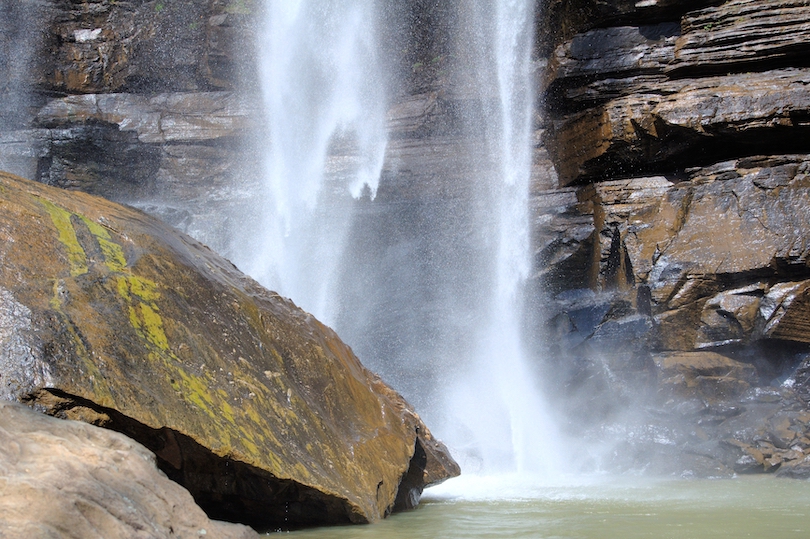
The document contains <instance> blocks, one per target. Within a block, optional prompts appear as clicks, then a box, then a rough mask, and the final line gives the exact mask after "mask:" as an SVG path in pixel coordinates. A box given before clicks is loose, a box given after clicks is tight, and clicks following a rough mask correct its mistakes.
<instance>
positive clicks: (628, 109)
mask: <svg viewBox="0 0 810 539" xmlns="http://www.w3.org/2000/svg"><path fill="white" fill-rule="evenodd" d="M14 5H15V6H16V7H14V8H13V9H9V10H6V13H8V15H7V16H6V18H5V19H3V22H4V24H5V25H6V27H7V28H9V29H12V28H13V29H15V31H14V32H10V31H9V32H4V36H11V37H4V39H3V40H2V47H1V48H0V66H2V67H3V68H4V69H6V70H8V72H9V73H12V74H13V76H11V77H9V78H8V80H9V82H6V83H5V85H4V86H3V87H2V92H3V99H4V100H5V101H6V102H9V103H11V102H14V103H15V104H16V106H15V107H13V113H12V112H9V111H11V110H12V108H7V109H5V112H4V113H3V115H2V116H0V127H2V130H1V132H0V164H1V165H2V168H4V169H9V170H11V171H12V172H16V173H19V174H22V175H24V176H27V177H29V178H33V179H37V180H39V181H41V182H44V183H48V184H51V185H57V186H60V187H65V188H69V189H80V190H84V191H88V192H91V193H94V194H100V195H102V196H104V197H107V198H110V199H112V200H116V201H121V202H127V203H130V204H133V205H136V206H138V207H140V208H143V209H146V210H147V211H149V212H151V213H153V214H155V215H158V216H159V217H161V218H163V219H164V220H166V221H167V222H168V223H170V224H172V225H174V226H177V227H179V228H181V229H183V230H185V231H188V232H191V233H192V234H193V235H194V236H195V237H196V238H197V239H199V240H201V241H203V242H204V243H207V244H209V245H211V247H212V248H214V249H215V250H217V251H219V252H222V253H224V254H226V255H227V254H228V249H229V246H228V244H227V241H225V240H223V238H225V237H227V236H229V232H230V231H231V229H232V228H233V227H234V226H236V225H235V224H234V222H233V220H232V219H231V218H230V216H232V215H234V214H236V213H240V212H242V213H244V212H249V211H250V207H251V206H250V194H251V191H252V189H253V188H254V187H255V185H256V182H257V181H258V178H259V176H260V171H261V166H262V163H261V152H260V151H259V147H258V146H257V141H259V140H261V139H262V136H263V133H262V128H263V126H262V120H261V118H262V112H261V98H260V91H259V88H258V83H257V76H256V69H257V68H256V62H255V45H256V36H257V32H259V31H260V30H259V28H260V27H259V20H260V17H259V15H260V2H256V1H251V0H194V1H190V2H182V3H180V2H173V1H170V0H149V1H145V0H131V1H117V2H116V1H113V0H95V1H94V0H71V1H68V0H59V1H56V0H54V1H31V2H21V3H15V4H14ZM380 21H381V22H380V32H381V34H383V35H384V36H385V38H386V39H381V40H380V42H381V43H383V44H384V46H383V49H382V50H381V51H380V54H381V55H383V57H384V58H383V61H384V62H385V63H386V64H387V65H389V66H391V69H390V70H389V71H390V72H389V74H388V76H389V80H388V81H387V84H388V86H389V88H390V92H389V99H390V103H389V110H388V132H389V143H388V148H387V153H386V161H385V165H384V167H383V171H382V179H381V183H380V187H379V190H378V192H377V197H376V198H375V200H373V201H371V200H369V199H365V200H361V201H359V202H358V203H357V210H356V214H355V217H354V222H353V226H352V232H351V237H352V242H351V243H352V245H354V249H355V251H353V252H350V253H349V254H347V255H346V258H347V259H349V260H350V263H349V264H348V265H347V267H346V269H345V270H344V274H345V275H344V286H343V288H342V292H341V298H340V300H341V302H342V304H343V305H344V306H345V308H344V313H343V315H341V316H340V317H339V321H338V324H337V326H338V327H337V329H338V331H339V333H340V334H341V335H344V333H345V334H346V335H359V336H360V338H358V340H357V341H354V342H352V346H353V347H354V348H355V351H357V352H358V355H359V356H360V357H361V358H362V359H363V361H364V362H366V363H367V364H368V365H369V366H370V367H372V369H374V370H378V371H382V372H384V371H385V368H386V367H385V362H397V361H400V360H402V359H403V358H414V357H416V359H412V360H411V361H415V362H417V364H412V368H411V369H410V374H408V373H406V375H405V378H403V379H402V380H401V381H399V383H400V384H401V387H403V388H404V389H405V390H409V389H412V388H416V387H418V386H430V385H438V384H441V380H442V377H443V376H444V375H445V373H444V372H443V371H442V369H437V368H435V364H434V363H431V362H430V361H429V359H430V358H423V357H422V356H420V355H419V354H414V351H415V350H419V349H420V347H422V346H424V343H425V342H429V343H431V346H432V347H433V348H432V349H433V350H434V351H435V355H436V356H442V355H443V354H445V352H447V350H449V349H450V348H451V347H452V348H453V349H454V350H459V349H461V350H464V344H465V343H464V342H463V341H464V339H463V337H460V335H461V336H463V335H467V334H468V333H469V331H470V330H469V328H468V327H464V324H465V321H463V320H452V321H448V320H446V319H445V318H444V317H443V316H442V314H441V311H440V309H439V304H440V303H441V302H449V303H450V304H452V302H456V304H457V307H458V309H459V311H463V309H465V308H466V307H467V305H466V304H465V302H473V303H474V302H475V301H476V298H477V297H478V296H477V295H476V288H477V287H480V286H481V282H482V281H481V278H480V275H478V274H477V273H476V272H475V271H471V272H470V273H469V274H468V275H467V278H465V279H450V278H447V275H448V274H447V273H444V272H443V271H442V269H441V268H438V269H437V267H436V266H435V265H431V264H430V263H429V261H431V260H434V261H435V260H437V259H440V258H441V259H442V260H455V261H457V263H459V264H462V265H464V264H468V266H469V267H474V266H473V264H472V263H471V261H475V260H477V259H480V258H481V257H484V256H486V254H487V253H486V252H485V251H482V250H481V249H480V248H479V247H477V246H476V243H475V240H474V238H473V237H472V235H473V234H472V230H473V228H472V225H471V223H472V221H473V219H474V218H476V216H475V215H474V214H475V213H476V212H478V213H485V212H486V206H485V204H484V205H479V206H480V207H476V206H470V205H469V204H467V201H468V200H469V199H470V197H471V196H473V195H471V193H470V181H469V178H470V177H471V176H472V175H474V174H481V173H486V171H487V167H488V166H490V164H488V163H486V162H482V161H481V159H480V155H481V154H482V152H481V148H482V147H483V145H485V144H486V129H485V125H483V124H482V118H480V117H476V116H475V115H474V114H470V112H469V111H470V110H474V107H470V106H469V104H470V103H471V102H472V101H475V100H478V101H486V97H485V96H484V97H482V94H481V93H480V88H478V87H477V85H476V82H475V81H474V80H470V78H469V77H468V76H466V75H465V73H468V71H465V70H464V69H461V68H459V62H460V60H459V59H461V58H464V57H465V55H466V54H468V53H469V48H470V47H472V46H473V45H474V40H469V39H468V40H466V41H465V39H463V38H459V37H458V36H459V30H463V29H464V28H465V27H466V26H467V25H468V24H469V22H470V21H468V20H466V19H465V17H464V13H463V10H462V9H460V8H459V7H458V6H457V5H456V4H455V3H451V2H441V3H436V2H431V1H427V0H411V1H409V2H383V3H381V4H380ZM462 35H463V32H462ZM536 43H537V45H536V48H537V52H536V58H535V61H536V77H537V109H536V113H537V114H536V120H535V121H536V136H535V141H536V147H535V159H534V166H533V170H532V193H531V194H532V198H531V211H532V218H533V234H534V248H535V251H534V256H535V258H534V276H533V279H532V285H533V289H532V292H531V296H532V297H531V299H532V301H531V303H533V305H534V307H535V308H534V309H533V312H532V313H531V316H529V317H527V321H526V324H527V328H528V329H529V334H530V335H533V336H536V339H535V343H534V344H535V348H536V349H537V356H538V359H537V361H538V362H543V363H544V364H545V365H547V367H548V368H546V370H547V371H548V373H549V374H548V378H549V385H550V386H555V387H562V388H564V391H562V392H558V393H555V395H556V397H555V398H556V399H557V400H556V403H557V404H556V405H557V407H558V409H559V410H561V412H562V414H563V415H564V416H565V417H567V418H568V420H569V425H568V428H569V430H570V431H571V432H572V433H574V434H576V435H578V436H585V437H588V438H589V439H592V440H598V439H602V438H604V437H605V436H608V437H609V436H612V435H614V434H615V437H616V440H617V441H616V446H615V447H617V448H619V449H616V450H612V451H609V452H608V453H609V454H610V455H613V456H611V457H609V458H610V459H612V464H613V465H616V466H620V467H642V468H643V467H647V466H649V465H650V464H651V463H653V464H654V463H655V462H657V463H658V465H659V466H660V469H662V470H665V471H676V472H678V473H681V472H684V471H689V470H693V471H694V472H695V473H703V474H714V473H730V472H733V471H735V470H737V471H741V470H742V471H745V470H776V469H781V470H782V471H783V472H785V473H805V472H803V471H802V469H803V468H802V467H803V466H804V467H808V466H810V465H808V464H806V463H804V458H805V455H806V454H810V437H808V436H807V435H806V433H807V431H808V421H810V418H808V417H806V410H807V405H806V401H807V399H809V398H810V386H808V385H807V384H808V379H810V374H808V373H810V362H808V360H807V357H808V353H810V348H808V343H810V328H808V323H807V319H808V315H810V312H808V311H810V296H808V294H810V292H808V290H809V289H810V268H808V249H810V243H808V239H807V237H808V232H807V230H808V224H810V223H808V220H810V213H809V212H808V209H807V208H808V204H807V203H808V196H810V195H808V189H807V188H808V181H810V180H808V169H809V168H810V164H809V163H810V157H808V156H810V137H809V136H808V134H809V132H810V91H808V84H810V65H808V58H810V54H808V53H810V4H808V2H807V0H781V1H780V0H759V1H754V0H729V1H727V2H723V1H722V0H709V1H706V0H689V1H681V2H675V1H672V0H645V1H642V2H633V1H629V0H609V1H604V2H597V1H595V0H540V1H538V2H537V27H536ZM31 58H37V61H31V60H30V59H31ZM351 157H352V156H351V149H350V148H346V147H341V146H339V145H336V146H335V147H334V148H333V153H332V155H331V157H330V159H329V162H328V164H327V169H328V170H329V171H330V173H331V174H340V173H341V170H342V169H341V167H342V166H344V165H345V163H346V162H348V161H350V160H351ZM361 253H372V254H373V256H368V257H366V256H361ZM447 253H450V255H447ZM370 261H376V262H374V263H372V262H370ZM414 261H422V262H418V263H415V262H414ZM402 268H408V271H403V270H402ZM358 276H361V277H362V278H359V277H358ZM393 276H396V278H394V277H393ZM368 288H373V289H375V290H379V293H378V294H377V295H376V296H375V297H376V298H377V299H373V300H368V298H367V297H366V296H364V294H363V290H365V289H368ZM413 291H419V292H418V293H413ZM392 305H395V306H396V307H395V308H392V307H391V306H392ZM469 323H470V324H472V323H473V321H469ZM403 326H404V327H407V328H409V329H408V330H407V331H405V332H401V333H397V331H396V328H401V327H403ZM403 335H404V337H403ZM459 341H462V342H459ZM459 346H460V348H459ZM445 347H446V348H445ZM447 355H448V356H449V355H451V354H449V353H447ZM419 361H423V363H418V362H419ZM445 365H448V364H447V363H445ZM449 365H450V366H448V367H445V368H446V369H448V370H449V369H451V368H452V362H451V363H450V364H449ZM429 400H430V397H426V402H417V403H416V404H417V407H421V406H422V405H429V404H430V402H429ZM594 410H598V412H596V411H594ZM574 418H576V419H574ZM749 427H750V428H749ZM611 429H614V430H611ZM743 431H745V432H743ZM673 455H678V458H672V457H673ZM656 459H657V460H656ZM653 461H655V462H653ZM791 470H793V471H791Z"/></svg>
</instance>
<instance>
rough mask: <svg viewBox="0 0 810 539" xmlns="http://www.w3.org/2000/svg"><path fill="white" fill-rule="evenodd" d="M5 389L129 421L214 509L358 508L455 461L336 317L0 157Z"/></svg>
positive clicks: (382, 508)
mask: <svg viewBox="0 0 810 539" xmlns="http://www.w3.org/2000/svg"><path fill="white" fill-rule="evenodd" d="M0 182H1V183H0V207H2V209H3V211H2V216H0V235H1V236H2V239H3V241H2V248H0V260H2V272H0V296H1V297H2V302H0V337H1V338H0V397H1V398H3V399H5V400H18V401H23V402H27V403H28V404H29V405H31V406H34V407H36V408H39V409H41V410H43V411H45V412H47V413H49V414H52V415H56V416H59V417H65V418H69V419H81V420H84V421H86V422H89V423H93V424H97V425H100V426H105V427H108V428H111V429H113V430H118V431H120V432H123V433H125V434H127V435H129V436H130V437H132V438H134V439H135V440H138V441H140V442H141V443H143V444H144V445H145V446H146V447H147V448H149V449H150V450H152V451H154V452H155V454H156V455H157V459H158V464H159V465H160V467H161V469H162V470H163V471H164V472H165V473H166V474H167V475H168V476H169V477H170V478H172V479H174V480H176V481H177V482H179V483H180V484H182V485H184V486H185V487H186V488H187V489H188V490H189V491H190V492H191V493H192V494H193V495H194V497H195V500H196V501H197V503H199V504H200V506H202V507H203V508H204V509H205V510H206V511H207V512H208V514H209V515H211V516H213V517H216V518H221V519H226V520H231V521H238V522H244V523H248V524H250V525H252V526H254V527H256V528H259V529H268V528H278V527H292V526H300V525H312V524H314V523H318V522H321V523H340V522H369V521H375V520H378V519H380V518H383V517H384V516H386V515H387V514H389V513H390V512H391V511H392V510H395V509H399V508H405V507H412V506H413V505H414V503H416V502H417V501H418V499H419V495H420V494H421V491H422V489H423V488H424V487H425V486H428V485H430V484H432V483H435V482H438V481H441V480H443V479H444V478H446V477H449V476H452V475H457V474H458V472H459V470H458V467H457V465H456V464H455V462H453V460H452V458H450V456H449V455H448V454H447V452H446V450H445V449H444V447H443V446H442V445H441V444H440V443H439V442H437V441H436V440H434V439H433V438H432V437H431V435H430V432H429V431H428V429H427V428H426V427H425V425H424V424H423V423H422V422H421V420H420V419H419V417H418V416H417V415H416V414H415V413H414V411H413V410H412V408H411V407H410V406H409V405H408V404H407V403H406V402H405V401H404V400H403V399H402V397H401V396H399V395H398V394H397V393H395V392H394V391H393V390H391V389H390V388H389V387H388V386H386V385H385V384H384V383H383V382H382V381H381V380H380V379H379V378H377V377H376V376H375V375H373V374H372V373H370V372H369V371H367V370H366V369H365V368H363V366H362V365H361V364H360V363H359V361H358V360H357V358H356V357H355V356H354V354H353V353H352V351H351V350H350V349H349V348H348V347H347V346H346V345H345V344H343V343H342V342H341V341H340V339H338V337H337V336H336V335H335V334H334V332H333V331H331V330H330V329H328V328H326V327H325V326H323V325H322V324H320V323H319V322H318V321H316V320H315V319H314V318H313V317H312V316H311V315H309V314H307V313H305V312H303V311H301V310H299V309H298V308H297V307H295V305H293V304H292V302H290V301H289V300H286V299H284V298H281V297H279V296H278V295H276V294H273V293H271V292H268V291H267V290H265V289H263V288H261V287H260V286H259V285H258V284H256V283H255V282H254V281H252V280H250V279H249V278H247V277H245V276H244V275H242V274H241V273H240V272H239V271H238V270H236V268H234V267H233V266H232V265H231V264H229V263H228V262H227V261H225V260H224V259H222V258H220V257H218V256H217V255H215V254H214V253H212V252H211V251H210V250H208V249H207V248H205V247H203V246H202V245H201V244H199V243H196V242H195V241H193V240H191V239H190V238H188V237H186V236H182V235H180V234H178V233H177V232H175V231H174V230H173V229H171V228H170V227H168V226H167V225H164V224H162V223H160V222H159V221H157V220H155V219H153V218H150V217H149V216H147V215H146V214H143V213H140V212H138V211H136V210H132V209H129V208H125V207H123V206H119V205H117V204H114V203H111V202H108V201H106V200H104V199H100V198H97V197H93V196H90V195H86V194H83V193H69V192H66V191H64V190H61V189H56V188H51V187H47V186H43V185H41V184H39V183H34V182H30V181H27V180H23V179H21V178H15V177H12V176H10V175H7V174H5V173H3V174H0Z"/></svg>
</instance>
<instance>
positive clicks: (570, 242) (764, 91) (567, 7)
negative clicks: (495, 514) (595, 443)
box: [534, 0, 810, 472]
mask: <svg viewBox="0 0 810 539" xmlns="http://www.w3.org/2000/svg"><path fill="white" fill-rule="evenodd" d="M538 35H539V36H540V37H541V41H540V42H539V44H538V50H539V57H540V58H541V59H542V61H543V62H547V64H546V65H547V67H546V68H545V72H544V76H543V81H542V83H541V84H542V88H543V102H542V104H541V105H540V108H541V110H542V112H543V123H542V130H541V131H540V134H541V135H542V139H543V143H544V145H545V147H546V148H547V149H548V153H549V159H550V162H551V163H552V164H553V169H554V171H555V173H556V174H555V175H552V176H550V177H549V178H548V180H549V181H548V182H547V183H546V184H544V185H542V186H541V187H540V189H538V191H537V192H536V193H535V198H534V205H535V208H536V213H535V217H536V221H535V225H536V226H535V236H536V257H537V258H536V269H537V279H538V281H539V282H540V283H542V285H541V288H542V289H543V290H544V293H546V294H547V295H548V308H547V309H546V311H545V313H544V319H543V321H542V324H544V327H545V330H546V335H551V336H552V337H553V338H551V339H549V341H548V342H552V343H554V344H553V345H549V349H548V350H547V353H548V355H549V356H551V357H556V358H559V359H558V362H559V365H560V369H559V370H558V373H559V375H560V376H562V377H563V378H564V379H565V381H566V385H567V387H568V388H569V393H568V397H569V398H570V397H571V396H572V394H579V395H581V396H582V397H583V401H580V403H581V406H582V410H584V409H593V406H594V405H595V404H597V403H599V404H600V409H602V410H603V411H605V410H606V408H607V409H609V408H610V406H611V404H614V405H616V406H617V408H616V410H619V409H622V410H624V408H622V405H619V404H618V403H616V401H615V400H611V399H610V398H607V399H606V392H605V390H604V387H611V388H612V389H614V390H615V389H617V388H623V389H621V390H619V391H618V392H617V393H614V394H613V395H614V396H613V399H615V398H616V395H617V394H618V395H624V397H623V400H624V404H625V405H626V404H631V406H634V407H640V406H641V405H640V404H639V403H640V402H651V401H649V400H645V401H642V400H641V399H640V398H639V395H640V394H641V393H642V392H643V391H644V390H645V388H646V389H647V390H650V389H651V390H652V394H653V395H654V398H653V399H652V401H654V402H657V404H656V405H655V406H653V407H654V408H655V407H656V406H657V409H656V412H655V413H654V414H653V416H654V417H655V418H652V416H650V415H646V416H644V419H643V420H641V421H640V422H639V423H638V424H637V425H636V426H635V427H628V428H629V429H630V430H629V431H624V430H622V436H623V437H624V438H625V440H628V439H630V438H631V437H630V436H628V435H630V434H634V435H635V436H637V438H645V437H646V438H647V442H648V443H647V446H646V447H645V449H644V450H643V451H639V452H638V454H637V455H635V456H631V455H629V454H627V455H624V456H623V457H619V458H620V459H621V458H627V460H628V461H629V462H630V464H629V465H633V464H632V463H633V462H635V464H638V463H639V462H640V461H641V460H643V459H648V458H649V457H647V456H642V453H644V452H645V451H649V454H654V453H655V452H664V453H666V452H667V451H668V450H667V447H666V446H667V444H670V443H671V444H674V445H677V446H678V447H679V448H680V450H681V451H683V452H685V453H686V454H689V455H691V456H690V457H689V459H687V460H691V462H690V463H689V464H683V468H685V469H691V468H694V469H701V467H702V466H705V465H706V463H707V462H709V461H712V464H711V465H712V466H715V465H717V462H718V461H722V462H723V463H724V466H728V467H729V468H733V469H737V470H753V469H757V470H763V469H764V470H771V471H772V470H775V469H777V468H779V467H780V466H781V467H782V468H781V469H782V471H783V472H786V471H790V470H791V469H793V470H795V469H797V468H799V467H801V465H800V464H799V463H801V462H803V459H804V454H805V453H807V450H808V445H807V442H808V439H807V437H806V435H805V433H806V432H807V424H806V422H805V421H804V419H803V418H804V416H803V415H801V414H803V413H804V410H806V404H805V402H806V399H807V397H808V386H807V385H806V377H807V375H806V371H807V368H808V363H807V357H808V347H807V343H808V342H810V331H808V329H809V328H808V325H807V320H808V315H810V312H808V310H807V306H808V305H810V303H808V298H809V297H810V296H808V295H807V289H808V284H810V280H809V279H810V267H808V239H807V238H808V230H809V229H808V224H810V223H808V219H809V218H810V212H808V196H810V195H808V193H809V191H808V187H810V183H808V182H810V176H808V171H810V155H809V154H810V137H808V134H810V123H809V122H808V117H810V116H809V114H810V86H809V85H810V69H808V58H810V55H808V53H810V4H808V2H806V1H805V0H793V1H791V0H788V1H752V0H730V1H727V2H722V1H707V2H701V1H692V2H678V3H675V2H666V1H655V0H653V1H651V2H635V3H633V2H622V1H615V2H603V3H600V2H587V1H586V2H554V1H551V2H547V3H546V8H545V10H544V11H543V15H542V18H541V20H540V26H539V31H538ZM563 358H564V359H563ZM586 395H587V397H586ZM606 400H607V402H605V401H606ZM569 403H570V401H569ZM684 403H688V404H684ZM766 403H767V404H766ZM774 403H781V404H778V405H777V404H774ZM678 407H680V410H678V411H677V412H676V411H675V410H676V409H677V408H678ZM765 408H767V411H763V409H765ZM754 410H757V411H756V412H754ZM777 410H778V411H777ZM622 413H626V412H622ZM604 415H608V416H609V415H610V412H609V411H605V412H604ZM604 415H603V416H602V419H604ZM663 416H669V417H670V418H671V417H674V416H680V418H681V420H682V421H681V422H680V423H677V425H678V426H677V427H673V426H672V424H668V426H663V425H664V424H667V422H668V421H669V420H668V419H667V420H661V417H663ZM754 416H756V419H755V418H754ZM743 418H747V421H748V423H747V425H748V426H747V428H748V429H749V430H750V431H751V432H749V433H747V434H744V433H742V432H741V431H740V426H741V425H743V424H746V419H743ZM776 424H778V425H781V427H782V428H783V429H784V430H783V431H782V432H781V434H779V435H777V434H775V432H777V431H778V430H779V429H778V428H776V427H775V426H774V425H776ZM581 427H582V425H579V428H581ZM754 431H756V432H754ZM656 437H658V438H659V441H658V442H656V441H655V438H656ZM635 443H636V444H639V440H638V439H637V440H636V442H635ZM714 443H716V444H717V445H713V444H714ZM630 445H633V444H630ZM640 445H644V444H643V443H641V444H639V446H640ZM726 450H728V451H726ZM629 451H630V452H632V449H630V450H629ZM724 451H725V452H724ZM790 451H794V452H793V453H790ZM721 454H723V455H724V456H722V457H721V456H720V455H721ZM614 455H616V453H614ZM786 455H787V456H786ZM732 456H733V457H734V458H732ZM718 457H719V459H718ZM719 468H720V467H718V469H719Z"/></svg>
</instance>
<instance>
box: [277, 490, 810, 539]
mask: <svg viewBox="0 0 810 539" xmlns="http://www.w3.org/2000/svg"><path fill="white" fill-rule="evenodd" d="M287 535H290V536H292V537H295V538H296V539H298V538H301V539H303V538H305V537H318V538H323V539H330V538H335V539H337V538H340V539H349V538H351V539H354V538H357V539H371V538H375V539H377V538H379V539H400V538H401V539H417V538H434V537H435V538H465V539H466V538H492V539H495V538H544V539H590V538H599V539H612V538H617V539H618V538H621V539H632V538H641V537H644V538H652V537H655V538H661V539H702V538H735V539H736V538H741V537H757V538H768V539H786V538H797V539H798V538H802V539H806V538H808V537H810V482H808V481H799V480H790V479H778V478H774V477H772V476H749V477H738V478H735V479H716V480H711V479H701V480H685V479H650V478H627V477H621V478H615V477H614V478H610V477H599V478H592V479H577V480H576V481H572V482H571V484H568V485H563V486H544V487H530V486H527V485H525V484H524V485H520V484H519V482H516V483H513V484H512V485H504V484H503V482H502V481H500V482H499V481H496V480H492V481H489V480H486V479H480V478H471V479H470V478H464V477H462V478H459V479H457V480H453V481H450V482H448V483H447V484H446V485H442V486H439V487H437V488H435V489H429V490H427V491H426V492H425V496H424V497H423V503H422V504H421V505H420V507H419V508H418V509H416V510H415V511H411V512H408V513H403V514H397V515H394V516H392V517H390V518H388V519H386V520H384V521H383V522H380V523H378V524H373V525H369V526H345V527H334V528H318V529H314V530H305V531H297V532H291V533H289V534H287Z"/></svg>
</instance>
